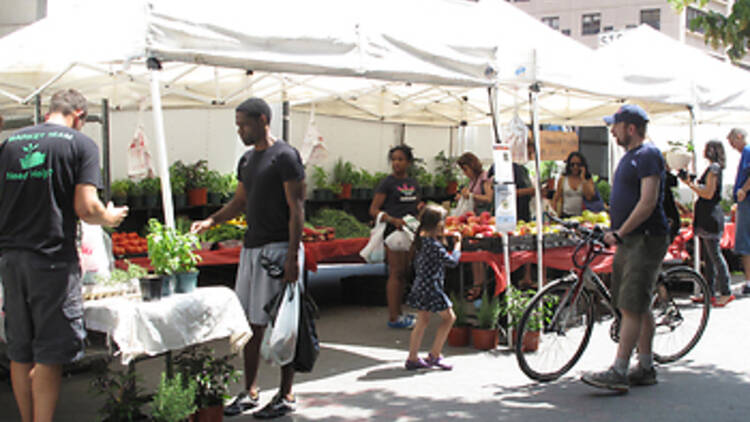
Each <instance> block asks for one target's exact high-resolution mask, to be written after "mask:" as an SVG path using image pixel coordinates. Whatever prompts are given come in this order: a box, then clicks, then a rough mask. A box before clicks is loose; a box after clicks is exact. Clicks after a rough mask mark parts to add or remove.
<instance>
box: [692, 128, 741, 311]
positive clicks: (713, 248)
mask: <svg viewBox="0 0 750 422" xmlns="http://www.w3.org/2000/svg"><path fill="white" fill-rule="evenodd" d="M703 155H704V157H706V159H708V161H710V164H709V166H708V168H707V169H706V171H704V172H703V175H702V176H701V177H700V179H698V183H693V182H692V181H690V178H689V177H687V178H685V179H682V181H683V182H684V183H685V184H686V185H687V186H688V187H689V188H690V189H692V190H693V191H694V192H695V193H697V194H698V200H697V201H696V202H695V207H694V211H695V217H694V220H693V230H694V231H695V234H696V235H698V237H699V238H700V243H701V253H702V254H703V256H704V257H705V263H706V265H705V272H706V280H708V284H709V285H710V286H711V294H712V295H713V297H712V300H711V301H712V302H713V304H714V306H717V307H722V306H725V305H726V304H727V303H729V302H731V301H732V300H734V295H732V290H731V288H730V285H729V268H728V267H727V262H726V260H725V259H724V255H722V253H721V246H720V245H719V243H720V241H721V235H722V233H723V232H724V212H723V211H722V209H721V205H720V204H719V202H720V201H721V179H722V178H721V176H722V171H723V169H724V165H725V163H726V158H725V157H726V155H724V146H723V145H722V143H721V141H708V142H707V143H706V148H705V150H704V152H703ZM717 281H718V283H717ZM717 284H718V288H719V290H720V294H719V295H717V294H716V287H717ZM695 299H696V300H700V301H702V300H703V298H695Z"/></svg>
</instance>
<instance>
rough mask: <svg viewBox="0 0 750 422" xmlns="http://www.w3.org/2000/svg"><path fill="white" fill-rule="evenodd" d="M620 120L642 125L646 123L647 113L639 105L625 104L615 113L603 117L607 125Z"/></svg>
mask: <svg viewBox="0 0 750 422" xmlns="http://www.w3.org/2000/svg"><path fill="white" fill-rule="evenodd" d="M620 122H626V123H633V124H636V125H642V124H645V123H648V114H647V113H646V110H644V109H642V108H641V107H640V106H639V105H636V104H625V105H624V106H622V107H620V109H619V110H617V113H615V114H613V115H611V116H605V117H604V123H606V124H608V125H613V124H615V123H620Z"/></svg>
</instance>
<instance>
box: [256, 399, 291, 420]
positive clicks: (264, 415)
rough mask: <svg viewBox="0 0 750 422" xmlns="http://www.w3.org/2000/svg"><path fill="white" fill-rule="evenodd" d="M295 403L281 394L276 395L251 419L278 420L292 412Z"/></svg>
mask: <svg viewBox="0 0 750 422" xmlns="http://www.w3.org/2000/svg"><path fill="white" fill-rule="evenodd" d="M296 402H297V401H296V400H294V399H292V400H287V398H286V397H282V396H281V394H276V395H275V396H274V397H273V398H272V399H271V401H270V402H269V403H268V404H267V405H265V406H264V407H263V408H262V409H260V410H258V411H257V412H255V413H253V417H254V418H256V419H273V418H279V417H281V416H284V415H286V414H287V413H292V412H294V407H295V404H296Z"/></svg>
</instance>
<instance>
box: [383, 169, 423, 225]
mask: <svg viewBox="0 0 750 422" xmlns="http://www.w3.org/2000/svg"><path fill="white" fill-rule="evenodd" d="M418 192H419V184H417V181H416V180H414V179H412V178H411V177H405V178H403V179H397V178H395V177H394V176H393V175H390V176H388V177H386V178H385V179H383V181H381V182H380V184H379V185H378V187H377V188H376V189H375V193H384V194H385V202H383V211H385V212H386V213H387V214H388V215H390V216H391V217H395V218H401V217H403V216H405V215H406V214H411V215H413V216H414V217H416V216H417V204H419V194H418Z"/></svg>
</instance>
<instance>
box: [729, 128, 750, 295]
mask: <svg viewBox="0 0 750 422" xmlns="http://www.w3.org/2000/svg"><path fill="white" fill-rule="evenodd" d="M727 141H729V145H731V146H732V148H734V149H736V150H737V151H739V152H740V154H742V155H741V157H740V164H739V166H738V168H737V177H736V179H735V181H734V191H733V195H734V200H735V201H737V213H736V221H737V222H736V226H735V232H734V253H736V254H737V255H742V268H743V269H744V272H745V284H744V285H743V286H742V294H743V295H750V199H748V195H747V193H748V192H750V177H748V175H750V146H748V145H747V132H745V130H744V129H740V128H734V129H732V130H731V131H730V132H729V135H727Z"/></svg>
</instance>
